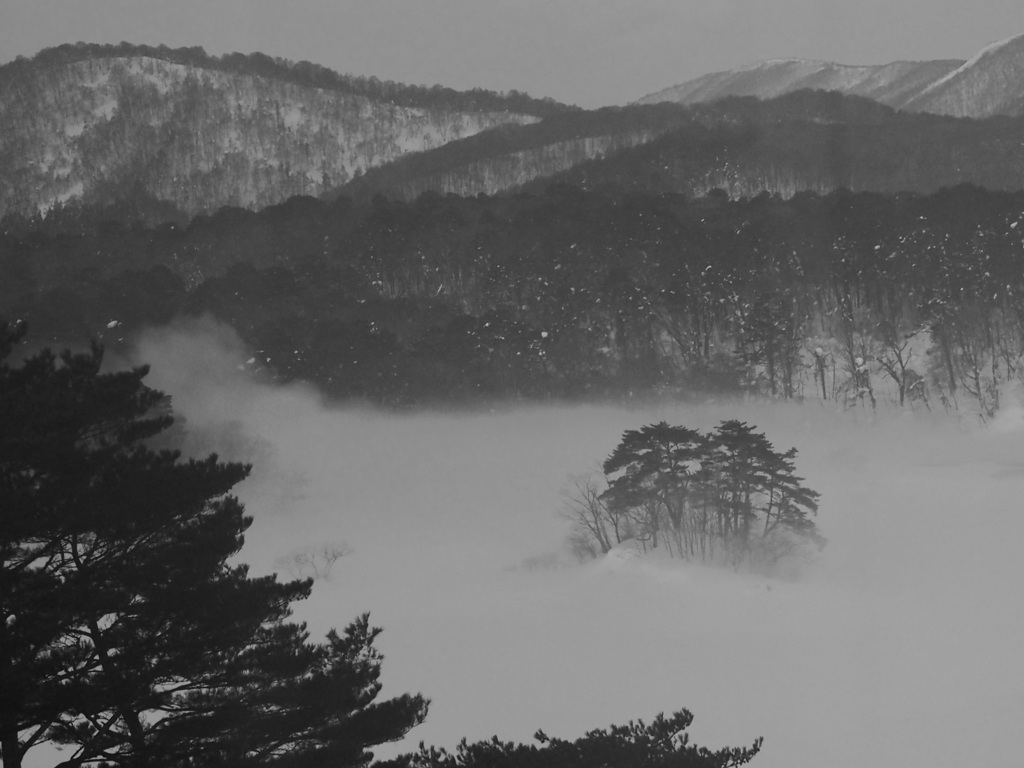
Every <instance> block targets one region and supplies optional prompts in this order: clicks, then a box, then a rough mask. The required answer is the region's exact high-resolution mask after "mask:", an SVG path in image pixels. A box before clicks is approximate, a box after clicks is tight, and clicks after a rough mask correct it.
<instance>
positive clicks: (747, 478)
mask: <svg viewBox="0 0 1024 768" xmlns="http://www.w3.org/2000/svg"><path fill="white" fill-rule="evenodd" d="M796 453H797V452H796V449H795V448H791V449H790V450H788V451H782V452H780V451H778V450H776V449H775V447H774V446H773V445H772V443H771V442H770V441H769V440H768V438H767V437H765V435H764V434H763V433H761V432H757V431H756V430H755V428H754V427H752V426H750V425H748V424H746V423H745V422H742V421H737V420H729V421H723V422H722V423H721V424H719V425H718V427H716V428H715V430H714V431H712V432H710V433H707V434H702V433H701V432H700V431H698V430H695V429H690V428H688V427H682V426H670V425H669V424H667V423H666V422H660V423H658V424H650V425H647V426H644V427H642V428H641V429H639V430H628V431H627V432H625V433H624V434H623V436H622V440H621V441H620V442H619V444H618V446H616V448H615V450H614V451H613V452H612V454H611V455H610V456H609V457H608V458H607V459H606V460H605V462H604V465H603V467H602V469H603V471H604V478H603V482H598V481H597V480H595V479H594V478H592V477H585V478H582V479H579V480H577V481H576V482H575V488H574V489H573V491H572V492H571V493H570V497H569V499H568V501H567V505H566V514H567V516H568V517H569V519H570V520H571V521H572V523H573V527H574V533H573V537H572V540H573V546H574V549H575V550H576V551H577V553H580V554H589V555H596V554H597V553H598V552H601V553H607V552H609V551H610V550H611V549H612V547H614V546H615V545H617V544H620V543H622V542H623V541H626V540H636V541H638V542H640V543H641V544H642V546H644V547H645V548H646V547H648V546H649V547H651V548H657V547H658V546H664V547H665V548H667V550H668V551H669V552H670V553H671V554H672V555H674V556H678V557H681V558H684V559H696V558H699V559H700V560H702V561H710V562H727V563H730V564H732V565H733V566H734V567H737V566H739V565H740V564H741V563H744V562H747V563H752V564H755V565H761V566H772V565H775V564H776V563H777V562H778V561H779V559H780V558H782V557H784V556H787V555H792V554H795V553H798V552H800V551H802V550H804V549H805V548H806V547H807V546H808V545H813V546H815V547H817V548H818V549H821V548H822V547H823V546H824V544H825V539H824V538H823V537H822V536H821V534H820V533H819V532H818V530H817V527H816V526H815V524H814V521H813V519H812V518H813V517H814V516H815V515H816V514H817V510H818V498H819V494H818V493H817V492H816V491H814V490H812V489H810V488H808V487H806V486H805V485H804V484H803V483H804V480H803V478H801V477H798V476H797V475H796V467H795V458H796Z"/></svg>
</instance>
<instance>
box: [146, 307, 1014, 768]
mask: <svg viewBox="0 0 1024 768" xmlns="http://www.w3.org/2000/svg"><path fill="white" fill-rule="evenodd" d="M136 361H144V362H148V363H150V364H151V365H152V372H151V374H150V376H149V378H148V379H147V381H148V383H149V384H150V385H151V386H155V387H157V388H159V389H162V390H164V391H165V392H168V393H169V394H171V395H172V396H173V402H174V405H175V408H176V410H177V411H178V412H179V413H181V414H183V415H184V416H185V417H186V419H187V426H188V428H189V429H190V435H191V436H190V438H189V440H190V442H191V448H192V449H193V450H194V451H196V452H202V453H204V454H205V453H208V452H210V451H212V450H217V451H219V452H220V453H222V455H224V457H225V458H237V459H242V460H247V461H253V462H255V463H256V467H255V469H254V472H253V475H252V477H251V478H250V479H248V480H246V481H245V483H243V484H242V485H240V486H239V487H238V488H237V491H238V494H239V496H240V497H241V498H242V499H243V501H244V502H245V503H246V506H247V509H248V511H249V513H250V514H252V515H253V516H254V517H255V523H254V525H253V526H252V528H251V529H250V531H249V534H248V536H247V543H246V546H245V548H244V549H243V551H242V553H241V556H240V558H239V559H240V560H242V561H244V562H248V563H250V564H251V565H252V567H253V570H254V571H255V572H257V573H262V572H267V571H271V570H276V571H278V572H280V573H282V575H285V576H287V575H289V571H290V572H291V573H292V574H294V575H299V574H300V573H305V574H309V573H311V571H310V570H309V569H310V568H313V567H315V568H316V569H317V570H318V571H319V572H320V574H321V577H320V578H318V580H317V581H316V584H315V587H314V593H313V596H312V597H311V598H310V599H309V600H308V601H306V602H304V603H300V604H298V605H297V607H296V608H297V609H296V617H297V618H299V619H302V620H305V621H308V622H309V624H310V628H311V630H312V632H313V637H314V639H317V638H321V637H322V636H323V634H324V633H325V632H326V631H327V630H328V629H329V628H330V627H332V626H334V627H338V628H339V629H340V628H341V627H343V626H344V625H346V624H347V623H348V622H349V621H350V620H351V619H352V618H354V617H355V616H356V615H357V614H359V613H361V612H363V611H367V610H368V611H370V612H371V618H372V621H373V623H374V624H376V625H379V626H382V627H383V628H384V630H385V631H384V633H383V634H382V635H381V637H380V639H379V641H378V644H379V646H380V648H381V649H382V650H383V652H384V654H385V656H386V660H385V662H384V674H383V681H384V690H383V691H382V694H381V695H382V696H389V695H396V694H399V693H402V692H421V693H423V694H424V695H426V696H428V697H430V698H431V699H432V705H431V710H430V714H429V716H428V719H427V722H426V723H425V724H424V725H422V726H420V727H419V728H417V729H414V730H413V731H412V732H411V734H410V736H409V738H408V739H407V740H406V741H405V742H403V743H400V744H398V745H388V746H386V747H383V748H381V749H380V750H378V752H377V755H378V757H388V756H391V755H394V754H397V753H399V752H404V751H411V750H414V749H415V747H416V745H417V744H418V742H420V741H421V740H422V741H425V742H427V743H428V744H435V745H438V746H447V747H452V746H454V745H455V744H456V743H457V742H458V740H459V739H460V738H461V737H463V736H466V737H468V738H469V739H470V740H471V741H472V740H477V739H481V738H487V737H490V736H491V735H494V734H498V735H499V736H500V737H501V738H502V739H510V740H513V739H514V740H518V741H530V740H531V738H532V734H533V733H534V731H535V730H536V729H537V728H543V729H544V730H545V731H546V732H547V733H549V734H551V735H557V736H562V737H565V738H574V737H576V736H579V735H582V733H583V732H584V731H585V730H587V729H590V728H596V727H603V726H607V725H609V724H611V723H622V722H626V721H628V720H629V719H636V718H642V719H644V720H649V719H650V718H652V717H653V716H654V715H656V714H657V713H658V712H661V711H666V712H668V711H674V710H678V709H681V708H683V707H685V708H688V709H690V710H691V711H692V712H693V713H694V714H695V718H696V719H695V723H694V726H693V728H692V729H691V735H692V737H693V740H694V741H695V742H696V743H698V744H702V745H705V746H708V747H712V748H715V747H720V746H724V745H730V746H740V745H749V744H750V743H751V742H753V740H754V739H755V738H756V737H758V736H762V735H763V736H764V737H765V743H764V747H763V749H762V752H761V754H760V755H759V756H758V757H757V758H756V759H755V760H754V762H753V763H752V765H755V766H757V767H758V768H782V767H783V766H784V767H785V768H803V767H804V766H806V767H808V768H810V767H811V766H830V767H832V768H844V767H845V766H851V767H852V766H857V767H858V768H859V767H860V766H863V765H865V764H870V765H875V766H882V767H884V766H924V765H927V766H932V767H934V766H962V765H972V764H973V765H980V764H989V765H1011V764H1014V762H1015V761H1014V759H1013V758H1016V759H1019V757H1018V756H1019V747H1018V746H1017V745H1016V741H1017V733H1016V731H1017V729H1018V728H1019V724H1020V722H1021V720H1022V716H1024V655H1022V654H1021V649H1022V648H1024V609H1022V606H1024V601H1022V598H1021V594H1020V588H1021V585H1022V584H1024V559H1022V557H1021V550H1022V547H1024V514H1022V513H1024V510H1022V509H1021V501H1020V500H1021V498H1022V497H1024V417H1022V415H1021V412H1020V411H1017V410H1007V411H1004V414H1003V415H1002V416H1001V417H1000V420H999V421H998V422H997V423H995V424H992V425H990V426H988V427H987V428H980V427H977V426H974V425H963V424H958V423H956V422H955V421H954V420H953V419H951V418H949V417H946V416H945V415H934V414H932V415H929V414H924V413H916V414H912V413H910V412H909V411H907V412H897V411H885V410H880V411H879V413H878V414H877V415H876V416H875V417H874V418H871V417H870V414H869V413H868V412H867V411H864V410H854V411H848V412H846V413H841V412H838V411H837V410H836V409H835V407H833V406H822V405H820V404H818V403H808V404H805V405H792V404H765V403H760V404H754V403H736V404H733V403H720V404H709V405H705V406H701V407H694V406H683V405H679V406H674V405H673V406H638V407H636V408H626V407H612V406H579V407H562V406H558V407H555V406H550V407H545V406H535V405H531V406H509V407H508V408H505V409H499V410H497V411H493V412H491V411H476V412H469V413H461V414H453V413H439V412H429V413H412V414H391V413H381V412H375V411H373V410H369V409H356V408H332V407H327V406H325V405H324V404H323V402H322V401H321V400H320V399H319V398H318V396H317V395H316V393H315V392H313V391H312V390H309V389H304V388H301V387H288V388H274V387H271V386H269V385H267V384H261V383H259V381H258V376H254V375H253V373H252V372H251V371H250V370H248V368H247V367H246V364H245V358H244V356H243V355H242V353H241V351H240V348H239V345H238V343H237V341H236V340H235V339H234V338H233V337H232V336H231V334H230V332H229V331H225V330H224V329H218V328H215V327H213V326H210V325H204V326H193V327H190V328H188V329H183V328H178V329H177V330H175V331H166V330H165V331H159V332H153V333H150V334H149V335H147V336H146V337H145V338H144V339H143V340H142V341H141V342H140V343H139V345H138V351H137V358H136ZM240 368H241V369H243V370H239V369H240ZM725 418H740V419H744V420H746V421H748V422H749V423H751V424H754V425H756V426H757V427H759V428H760V429H761V430H762V431H764V432H765V433H766V434H767V436H768V438H769V439H770V440H772V442H773V443H774V444H775V446H776V447H777V448H780V449H783V450H784V449H787V448H789V447H791V446H795V447H796V448H797V449H798V450H799V455H798V457H797V469H798V474H800V475H802V476H803V477H805V478H806V481H807V485H808V486H810V487H811V488H814V489H815V490H817V491H819V492H821V494H822V499H821V510H820V512H819V515H818V519H817V522H818V526H819V528H820V529H821V532H822V533H823V534H824V535H825V536H826V537H827V538H828V541H829V543H828V546H827V547H826V548H825V550H824V552H823V553H822V554H821V555H820V556H819V557H818V559H817V561H816V562H813V563H794V564H792V566H791V567H787V568H784V569H782V570H781V572H780V573H779V574H776V575H774V576H771V577H769V576H765V575H758V574H753V573H749V572H748V573H744V572H740V573H734V572H733V571H732V570H729V569H722V568H712V567H703V566H700V565H697V564H682V563H680V561H678V560H666V559H657V558H643V559H641V558H637V557H632V556H630V552H629V551H628V550H624V551H617V552H613V553H612V554H611V555H610V556H608V557H606V558H603V559H600V560H597V561H591V562H588V563H585V564H578V563H576V562H575V561H574V560H573V558H572V557H571V555H569V554H568V552H567V550H566V549H565V546H564V541H565V537H566V534H567V530H568V528H567V523H566V522H565V520H564V519H562V518H561V517H560V516H559V514H558V510H559V508H560V507H561V505H562V496H561V494H562V492H563V491H564V490H565V489H566V488H567V487H568V485H569V476H570V475H575V474H579V473H584V472H588V471H594V470H595V469H596V467H597V465H598V464H599V462H601V461H602V460H603V459H604V458H605V457H606V456H607V455H608V454H609V453H610V452H611V450H612V449H613V448H614V446H615V445H616V443H617V442H618V440H619V438H620V436H621V434H622V432H623V431H624V430H626V429H636V428H639V427H640V426H642V425H644V424H647V423H651V422H654V421H659V420H662V419H664V420H666V421H668V422H669V423H673V424H682V425H686V426H690V427H695V428H699V429H702V430H706V429H710V428H711V427H713V426H714V425H715V424H717V423H718V422H719V421H720V420H722V419H725ZM342 552H344V554H343V556H342V557H340V559H338V560H337V561H336V562H334V563H333V566H331V565H330V562H329V559H330V558H329V557H328V558H325V557H324V555H325V554H327V555H331V554H332V553H334V554H337V553H342ZM310 556H313V557H312V561H310ZM304 557H305V559H304Z"/></svg>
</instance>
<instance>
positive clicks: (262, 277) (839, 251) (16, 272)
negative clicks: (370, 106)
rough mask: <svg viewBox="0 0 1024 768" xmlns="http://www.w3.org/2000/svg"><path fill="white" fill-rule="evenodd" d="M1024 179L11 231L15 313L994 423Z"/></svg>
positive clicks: (490, 374)
mask: <svg viewBox="0 0 1024 768" xmlns="http://www.w3.org/2000/svg"><path fill="white" fill-rule="evenodd" d="M1022 230H1024V193H999V192H989V191H985V190H983V189H979V188H976V187H969V186H960V187H956V188H953V189H947V190H943V191H941V192H939V193H937V194H934V195H927V196H925V195H915V194H899V195H881V194H867V193H861V194H852V193H849V192H846V191H839V192H835V193H831V194H829V195H825V196H819V195H816V194H810V193H803V194H799V195H796V196H795V197H794V198H792V199H790V200H784V199H782V198H781V197H778V196H770V195H767V194H763V195H759V196H757V197H755V198H751V199H742V200H739V201H730V200H729V199H728V196H727V195H726V194H725V193H722V192H718V193H713V194H710V195H708V196H706V197H703V198H696V199H693V198H688V197H686V196H682V195H647V194H635V195H634V194H628V193H625V192H623V191H622V190H616V189H614V188H610V187H606V188H603V189H602V190H601V191H599V192H584V191H581V190H580V189H578V188H573V187H566V186H552V187H550V188H548V189H547V190H545V191H544V192H543V193H541V194H535V195H526V194H524V195H519V196H510V197H478V198H456V197H441V196H439V195H433V194H425V195H422V196H420V197H419V198H418V199H417V200H416V201H415V202H408V203H407V202H398V201H393V200H388V199H385V198H381V197H376V198H374V199H373V200H371V201H368V202H364V203H353V202H352V201H351V200H349V199H347V198H342V199H340V200H338V201H336V202H334V203H326V202H322V201H317V200H314V199H311V198H296V199H293V200H291V201H289V202H288V203H286V204H283V205H280V206H274V207H271V208H267V209H265V210H263V211H261V212H259V213H254V212H250V211H245V210H242V209H223V210H221V211H219V212H218V213H217V214H215V215H214V216H210V217H202V216H201V217H197V218H196V219H194V220H193V221H192V222H191V223H190V224H189V225H188V226H179V225H175V224H167V225H163V226H161V227H157V228H147V227H143V226H139V225H136V226H129V225H125V224H123V223H119V222H116V221H108V222H104V223H103V224H101V225H99V226H96V227H92V228H89V229H88V230H86V231H81V232H78V233H75V234H69V233H64V234H55V235H47V234H44V233H40V232H32V233H24V232H21V231H18V230H17V229H16V228H10V229H8V230H7V233H6V234H4V235H3V236H0V274H2V275H3V279H2V280H0V307H2V308H4V310H5V314H7V315H8V316H10V317H15V318H21V319H25V320H27V321H28V322H29V324H30V327H32V329H33V331H34V334H35V335H37V338H41V339H44V340H46V341H48V342H50V343H53V342H54V341H57V340H67V341H71V342H75V343H81V342H82V341H84V340H85V339H87V338H89V337H93V336H99V337H101V338H103V339H104V340H105V341H106V342H107V343H111V344H116V343H118V340H119V339H124V340H127V339H128V338H130V334H131V332H132V331H133V330H135V329H138V328H139V327H141V326H143V325H146V324H153V323H162V322H166V321H168V320H170V319H171V318H173V317H175V316H178V315H182V314H184V315H199V314H204V313H205V314H210V315H212V316H214V317H216V318H218V319H220V320H222V321H224V322H226V323H229V324H231V325H232V326H233V327H234V328H236V329H237V331H238V332H239V334H240V335H241V336H242V338H243V339H244V340H245V342H246V343H247V344H248V345H249V346H250V348H251V349H252V351H253V357H254V358H255V359H256V361H257V362H258V363H259V364H260V365H261V366H264V367H266V368H268V369H269V370H270V371H271V372H272V373H273V374H274V375H275V376H276V377H278V378H280V379H281V380H292V379H297V378H301V379H307V380H310V381H313V382H315V383H317V384H318V385H319V386H321V387H323V388H324V390H325V391H326V392H328V393H329V394H331V395H332V396H335V397H360V398H367V399H370V400H373V401H376V402H382V403H389V404H394V405H402V404H415V403H423V402H437V401H457V402H461V401H465V400H467V399H469V400H472V399H475V398H509V397H527V398H547V397H589V396H606V395H615V396H619V395H626V396H629V395H634V396H636V395H642V394H651V393H665V392H671V393H674V394H685V393H695V392H702V391H719V392H720V391H727V392H733V393H741V392H746V393H755V394H761V395H765V396H769V397H778V398H800V397H803V398H812V397H813V398H820V399H826V400H834V401H837V402H840V403H845V404H847V405H863V406H865V407H870V406H871V405H873V404H875V403H877V402H879V401H884V400H889V401H892V402H894V403H900V404H904V405H907V406H911V407H932V408H936V407H948V408H963V409H966V410H968V411H970V412H975V413H978V414H980V415H981V416H982V417H988V416H990V415H991V414H993V413H994V412H995V411H996V409H997V408H998V406H999V399H1000V397H1001V392H1002V391H1003V389H1004V387H1005V385H1006V384H1007V383H1009V382H1013V381H1016V380H1017V379H1018V378H1019V377H1020V376H1021V372H1022V370H1024V368H1022V353H1024V311H1022V310H1024V305H1022V303H1021V296H1022V295H1024V293H1022V292H1024V270H1022V269H1021V265H1022V263H1024V231H1022Z"/></svg>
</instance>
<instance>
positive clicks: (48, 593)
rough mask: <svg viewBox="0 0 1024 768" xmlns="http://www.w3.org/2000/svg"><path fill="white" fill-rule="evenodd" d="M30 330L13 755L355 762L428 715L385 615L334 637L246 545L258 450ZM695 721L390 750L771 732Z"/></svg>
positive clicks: (2, 618)
mask: <svg viewBox="0 0 1024 768" xmlns="http://www.w3.org/2000/svg"><path fill="white" fill-rule="evenodd" d="M23 335H24V328H23V327H22V326H11V325H8V324H7V323H4V322H0V424H2V425H3V429H2V430H0V759H2V764H3V767H4V768H20V766H21V765H22V764H23V763H24V762H25V760H26V756H27V755H28V754H29V752H31V751H32V750H33V748H36V747H38V746H39V745H42V744H51V745H59V746H61V747H63V749H64V751H63V753H62V755H61V762H60V765H61V766H62V768H78V767H80V766H121V767H123V768H172V767H173V768H204V767H209V768H213V767H214V766H216V767H217V768H255V767H256V766H276V767H279V768H299V766H302V768H309V767H311V766H312V767H318V766H324V767H326V766H334V767H336V768H337V767H341V768H355V767H357V766H366V765H368V764H369V763H370V761H371V760H372V759H373V753H372V748H373V747H374V746H375V745H379V744H382V743H384V742H388V741H393V740H396V739H399V738H401V737H402V736H404V735H405V734H406V733H407V732H408V731H409V729H411V728H413V727H414V726H416V725H417V724H419V723H420V722H422V721H423V719H424V717H425V716H426V713H427V700H426V699H424V698H423V697H422V696H420V695H410V694H403V695H400V696H396V697H394V698H391V699H387V700H380V699H378V694H379V692H380V688H381V684H380V682H379V677H380V671H381V663H382V656H381V654H380V652H379V651H378V650H377V649H376V647H375V646H374V641H375V639H376V637H377V635H378V633H379V632H380V630H379V629H378V628H375V627H373V626H371V625H370V623H369V618H368V616H367V615H363V616H361V617H359V618H357V619H356V620H355V621H353V622H351V623H350V624H349V625H348V626H347V627H346V628H345V629H344V631H342V632H336V631H333V630H332V631H331V632H329V633H328V635H327V637H326V639H325V640H324V641H322V642H312V641H311V640H310V639H309V633H308V632H307V630H306V627H305V626H304V625H303V624H299V623H296V622H293V621H290V620H289V617H290V614H291V605H292V604H293V603H294V602H295V601H296V600H301V599H303V598H305V597H306V596H307V595H308V594H309V593H310V589H311V587H312V579H300V580H293V581H285V582H282V581H279V580H278V578H277V576H276V575H272V576H261V577H253V576H250V575H249V573H248V570H247V568H246V566H245V565H238V564H232V563H229V558H231V557H232V556H233V555H235V554H236V553H237V552H238V551H239V550H240V548H241V547H242V545H243V534H244V532H245V531H246V529H247V528H248V527H249V525H250V523H251V522H252V519H251V518H250V517H247V516H246V515H245V513H244V509H243V508H242V505H241V504H240V503H239V502H238V500H237V499H236V498H235V497H233V496H231V495H230V490H231V488H232V487H233V486H234V485H235V484H236V483H238V482H239V481H240V480H242V479H243V478H244V477H245V476H246V474H247V473H248V471H249V468H248V467H246V466H242V465H239V464H231V463H224V462H221V461H219V460H218V459H217V457H216V456H215V455H212V456H209V457H207V458H205V459H188V460H184V459H183V458H182V457H181V456H180V455H179V454H178V453H177V452H176V451H175V450H173V449H172V447H171V446H168V445H167V444H166V443H167V435H168V427H170V426H171V424H172V422H173V416H172V413H171V412H170V408H169V403H168V399H167V398H166V396H164V395H163V394H162V393H160V392H157V391H154V390H152V389H149V388H148V387H147V386H145V384H144V383H143V378H144V376H145V375H146V368H145V367H140V368H135V369H132V370H127V371H120V372H113V373H101V372H100V365H101V352H100V350H99V349H93V350H92V351H91V352H89V353H85V354H72V353H70V352H66V353H64V354H63V355H61V356H60V357H57V356H55V355H54V354H53V353H51V352H49V351H48V350H44V351H42V352H40V353H38V354H34V355H29V356H27V357H22V359H21V360H20V363H15V362H14V360H15V358H16V357H20V355H15V352H16V347H17V346H18V345H19V343H20V342H21V341H22V337H23ZM690 719H691V718H690V716H689V713H687V712H685V711H683V712H680V713H678V714H677V715H675V716H673V717H672V718H669V719H665V718H661V717H659V718H658V719H657V720H655V721H654V723H652V724H651V725H650V726H644V725H643V724H642V723H640V724H637V725H633V724H631V725H630V726H629V727H623V728H613V729H611V730H610V731H593V732H591V733H589V734H587V736H586V737H584V738H582V739H580V740H578V741H577V742H574V743H568V742H563V741H560V740H557V739H556V740H550V741H549V743H547V745H546V746H545V748H543V749H539V750H538V749H536V748H533V747H523V746H515V745H505V744H501V743H500V742H498V741H497V739H495V740H494V741H493V742H483V743H481V744H478V745H472V746H471V745H465V744H464V745H463V747H461V748H460V750H459V754H458V756H450V755H448V754H447V753H445V752H443V751H438V750H423V752H422V753H421V754H420V755H407V756H405V757H403V758H397V759H395V760H392V761H389V762H388V765H389V766H391V768H396V767H397V766H408V767H409V768H428V767H433V766H437V767H438V768H448V766H455V765H460V766H467V767H468V766H474V767H477V766H478V767H479V768H489V767H490V766H493V765H496V764H502V765H516V766H524V768H525V767H527V766H538V768H539V767H541V766H551V767H552V768H554V767H555V766H574V765H579V764H581V760H583V761H584V762H585V761H586V760H587V759H589V757H590V756H593V755H596V754H602V755H603V754H604V752H605V751H606V750H607V751H608V754H609V755H610V756H612V757H610V758H609V760H610V762H607V763H606V764H608V765H621V766H623V767H625V766H627V765H629V766H632V765H650V766H662V765H665V766H667V765H673V766H691V767H692V768H727V767H728V766H734V765H741V764H743V763H745V762H747V761H748V760H749V759H750V758H751V757H753V755H754V754H756V752H757V750H758V748H759V746H760V741H758V742H755V744H754V745H753V746H752V747H751V748H749V749H728V748H727V749H723V750H719V751H717V752H710V751H708V750H704V749H698V748H697V747H694V746H692V745H690V744H689V743H688V740H687V739H686V736H685V734H684V733H683V732H684V730H685V728H686V727H687V726H688V725H689V723H690ZM545 740H546V739H545ZM546 741H548V740H546ZM30 759H31V758H30Z"/></svg>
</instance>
